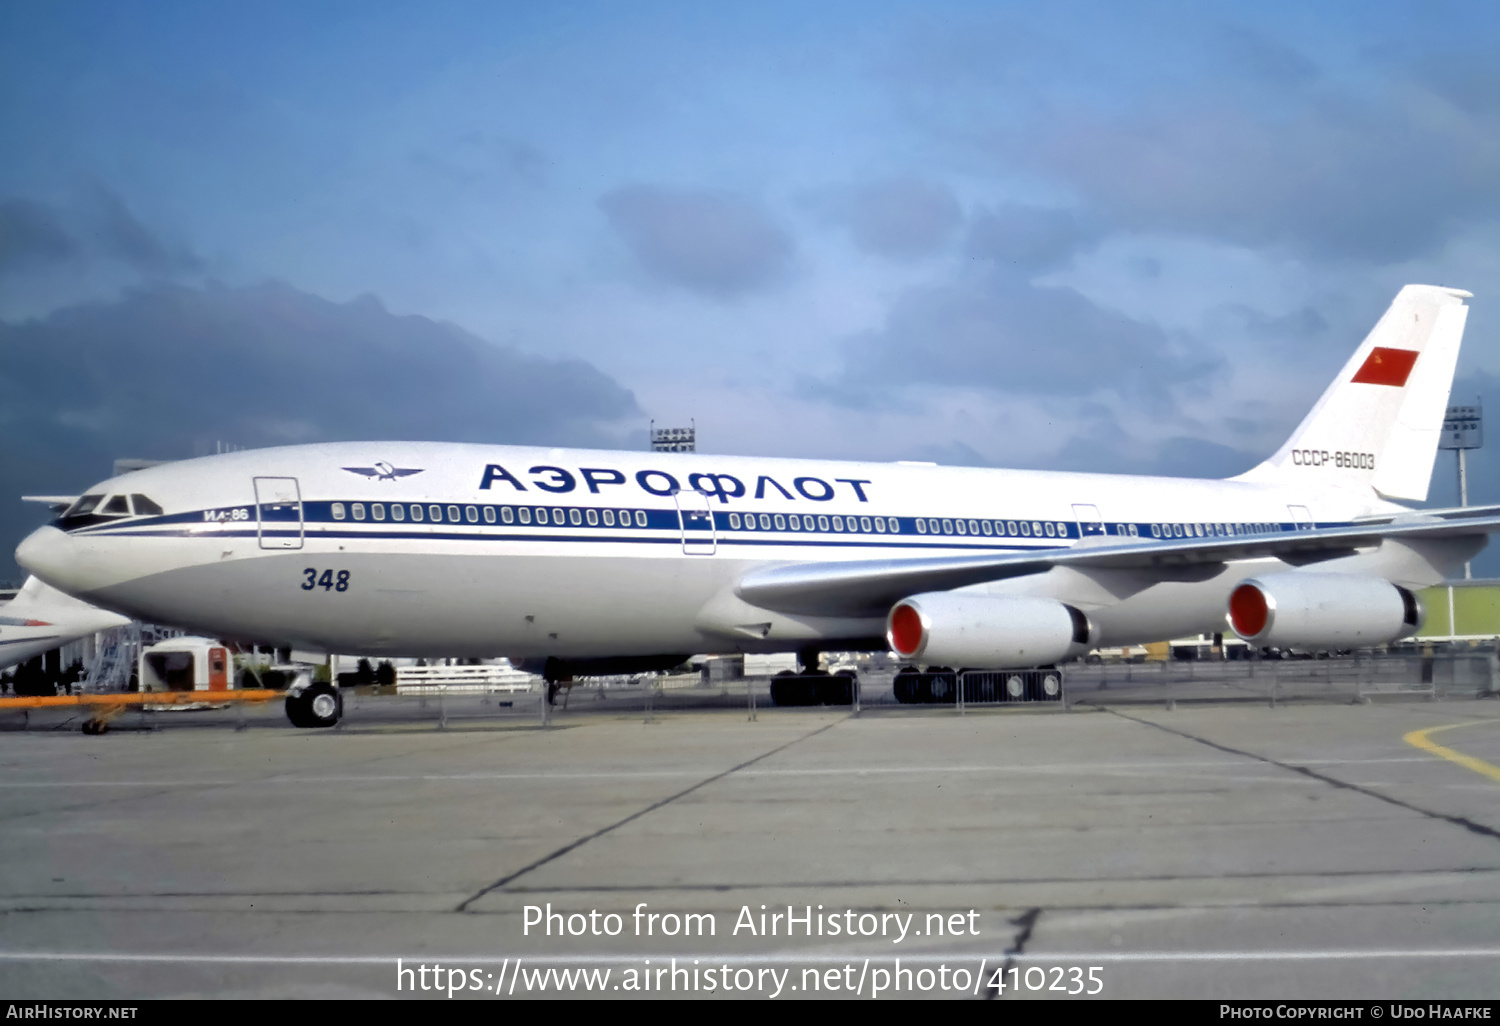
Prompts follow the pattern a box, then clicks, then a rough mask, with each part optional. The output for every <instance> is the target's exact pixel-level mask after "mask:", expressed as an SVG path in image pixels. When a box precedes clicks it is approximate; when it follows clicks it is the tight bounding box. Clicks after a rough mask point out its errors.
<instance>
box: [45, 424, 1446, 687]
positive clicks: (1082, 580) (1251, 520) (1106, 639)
mask: <svg viewBox="0 0 1500 1026" xmlns="http://www.w3.org/2000/svg"><path fill="white" fill-rule="evenodd" d="M1309 480H1310V484H1309V485H1308V486H1307V487H1306V488H1305V489H1301V490H1297V489H1293V488H1291V487H1290V486H1287V485H1269V484H1254V483H1249V482H1242V481H1210V480H1191V479H1175V478H1156V477H1127V476H1118V475H1106V474H1073V473H1052V472H1042V471H1015V470H988V469H972V468H959V467H936V466H926V465H908V464H890V463H847V462H827V461H811V460H785V459H760V458H753V457H737V456H713V455H705V454H675V453H674V454H666V453H633V452H621V451H604V450H579V449H540V448H526V447H514V446H487V445H458V444H441V443H416V442H391V443H330V444H320V445H306V446H293V447H287V448H278V449H262V450H250V451H244V452H237V453H231V454H225V455H220V456H210V457H205V458H202V459H196V460H189V461H185V462H181V463H174V464H167V465H163V466H158V467H153V468H150V469H146V470H141V471H137V472H134V473H131V474H128V475H125V476H123V477H120V478H116V479H113V480H111V481H106V482H104V483H102V484H100V485H98V486H97V487H95V488H93V489H90V493H91V494H95V495H100V496H103V497H104V498H103V499H102V500H101V504H100V505H101V508H102V506H103V505H104V504H105V503H106V502H107V500H108V498H109V497H112V496H115V495H126V494H131V495H143V496H146V497H148V498H149V499H150V500H151V502H152V503H154V504H155V505H156V506H159V507H161V508H162V510H163V511H164V512H163V514H162V515H150V514H147V515H133V516H121V517H118V518H116V519H109V518H105V517H102V516H97V515H96V516H92V517H73V518H69V519H71V520H72V521H73V522H71V523H70V522H69V519H64V520H61V521H59V522H58V525H60V526H53V527H47V528H42V529H41V530H39V531H38V532H36V533H35V534H34V535H32V536H31V537H30V538H28V539H27V540H26V541H25V542H23V544H22V546H21V547H20V549H18V550H17V558H18V560H19V561H20V562H21V563H22V564H23V565H25V566H26V567H27V568H28V569H29V570H31V571H32V572H33V573H36V574H37V575H38V576H40V577H41V578H43V579H44V580H46V581H48V582H49V583H51V584H53V585H55V586H56V587H59V588H61V589H63V590H65V591H68V592H69V593H71V594H74V595H77V596H79V597H80V598H84V599H86V600H88V601H90V602H94V603H97V604H99V605H102V606H105V607H107V608H110V609H115V610H119V611H120V612H123V613H126V614H128V615H131V616H134V617H138V618H141V619H145V620H149V621H154V622H160V623H168V624H175V625H180V626H183V627H187V628H190V629H192V630H194V631H197V632H203V633H209V634H213V635H215V636H219V637H225V638H232V639H241V640H246V641H258V642H262V643H274V644H293V645H296V646H298V647H306V648H313V649H318V650H323V651H336V652H343V653H358V654H367V655H412V656H418V655H451V656H497V655H504V656H510V657H513V658H532V659H535V658H544V657H548V656H556V657H559V658H575V659H576V658H596V657H610V656H627V655H652V654H662V653H683V654H689V653H696V652H733V651H753V652H762V651H775V650H795V649H798V648H803V647H806V646H809V645H822V646H823V647H827V648H837V647H840V643H841V642H843V643H847V644H849V645H850V646H851V647H852V646H853V645H855V644H875V643H879V642H878V639H879V638H880V637H881V635H882V634H883V631H884V622H883V620H882V619H879V618H856V619H851V618H839V617H826V618H820V617H816V616H805V615H798V616H793V615H782V614H779V613H775V612H772V611H768V610H764V609H759V608H756V607H754V606H750V605H748V604H747V603H745V602H744V601H742V600H741V599H739V598H738V597H737V596H736V595H735V591H734V588H735V584H736V582H737V581H738V580H739V579H740V578H741V577H742V576H743V575H744V574H745V573H747V572H748V571H750V570H753V569H756V568H758V567H762V566H766V565H770V564H785V563H800V562H808V561H820V562H826V561H834V560H851V559H858V560H869V559H897V558H902V557H910V556H920V555H956V554H983V553H1007V552H1015V551H1019V550H1028V549H1041V548H1052V547H1057V546H1070V545H1077V544H1080V542H1082V543H1083V544H1090V543H1092V542H1091V539H1093V538H1095V537H1101V538H1107V539H1109V540H1111V541H1115V540H1118V539H1121V538H1129V537H1132V536H1134V537H1147V538H1150V537H1157V536H1160V535H1161V534H1162V533H1163V532H1165V533H1167V534H1170V535H1173V536H1182V535H1183V534H1184V533H1187V534H1191V535H1194V536H1197V535H1204V534H1231V533H1236V534H1253V533H1264V532H1267V531H1271V530H1293V529H1296V528H1297V527H1298V526H1301V525H1304V524H1310V523H1316V524H1317V525H1320V526H1327V525H1333V524H1343V523H1348V522H1349V521H1351V520H1353V519H1354V518H1356V517H1360V516H1367V515H1371V514H1376V513H1381V512H1390V511H1397V510H1401V509H1402V507H1398V506H1395V505H1393V504H1390V503H1386V502H1382V501H1380V500H1379V499H1377V498H1375V497H1374V496H1373V494H1372V493H1371V492H1370V491H1369V490H1368V489H1367V488H1339V487H1337V486H1329V485H1318V484H1315V483H1313V482H1317V481H1318V480H1320V479H1319V478H1316V477H1310V478H1309ZM674 490H675V491H676V494H674ZM750 518H753V519H750ZM1464 555H1465V553H1456V552H1455V553H1449V552H1447V551H1446V550H1441V551H1440V550H1439V549H1438V548H1434V547H1427V548H1423V549H1421V550H1420V551H1419V550H1418V549H1416V548H1413V547H1411V546H1405V545H1399V544H1393V543H1391V542H1387V543H1385V544H1384V545H1382V546H1380V547H1379V548H1376V549H1372V550H1368V551H1366V552H1363V553H1361V554H1358V555H1354V556H1348V557H1345V558H1343V559H1340V560H1334V561H1332V562H1330V563H1329V564H1326V567H1327V568H1328V569H1338V570H1348V571H1351V572H1361V573H1371V574H1375V575H1378V576H1382V577H1386V578H1388V579H1391V580H1396V581H1399V582H1403V583H1406V584H1408V585H1410V586H1421V585H1424V584H1430V583H1433V582H1435V581H1437V580H1439V579H1441V577H1442V575H1443V573H1444V572H1445V571H1446V570H1448V569H1450V567H1451V565H1452V562H1453V560H1454V559H1457V560H1458V561H1460V562H1461V560H1462V558H1463V557H1464ZM1280 568H1283V566H1282V564H1281V563H1280V562H1278V561H1275V560H1262V561H1257V562H1242V563H1232V564H1229V565H1227V566H1224V565H1216V566H1214V567H1212V568H1210V569H1209V570H1206V571H1205V570H1203V569H1201V568H1192V569H1188V570H1184V571H1182V572H1181V573H1180V574H1177V575H1173V574H1172V573H1171V572H1156V571H1153V572H1152V573H1151V574H1149V575H1146V574H1142V573H1138V572H1125V571H1120V572H1104V571H1093V572H1088V573H1085V572H1081V571H1076V570H1066V569H1061V568H1059V569H1054V570H1051V571H1048V572H1046V573H1041V574H1034V575H1032V576H1028V577H1021V578H1016V579H1012V580H1008V581H1003V582H999V583H996V584H989V585H980V586H977V590H980V591H989V592H992V593H997V594H1012V595H1016V594H1019V595H1034V596H1046V597H1050V598H1058V599H1062V600H1064V601H1067V602H1070V603H1073V604H1075V605H1078V606H1079V607H1080V608H1083V609H1085V610H1087V611H1088V615H1089V617H1090V620H1091V621H1092V622H1093V624H1094V625H1095V627H1096V628H1097V629H1098V632H1099V638H1098V643H1099V644H1103V645H1111V644H1124V643H1129V642H1139V641H1151V640H1160V639H1164V638H1169V637H1178V636H1182V635H1184V634H1190V633H1198V632H1208V631H1222V630H1224V629H1225V628H1224V603H1225V600H1226V598H1227V596H1228V594H1229V592H1230V591H1231V590H1232V589H1233V587H1234V585H1235V584H1237V583H1239V582H1240V581H1241V580H1243V579H1244V578H1246V577H1249V576H1252V575H1254V574H1257V573H1265V572H1267V571H1270V570H1274V569H1280Z"/></svg>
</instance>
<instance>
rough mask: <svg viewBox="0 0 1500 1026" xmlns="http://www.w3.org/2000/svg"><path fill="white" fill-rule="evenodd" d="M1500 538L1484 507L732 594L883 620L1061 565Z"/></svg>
mask: <svg viewBox="0 0 1500 1026" xmlns="http://www.w3.org/2000/svg"><path fill="white" fill-rule="evenodd" d="M1496 530H1500V507H1497V506H1481V507H1469V508H1467V509H1455V510H1437V511H1433V512H1432V513H1428V512H1427V511H1414V512H1412V513H1401V514H1397V515H1394V516H1392V517H1388V518H1387V517H1382V518H1380V521H1372V522H1370V523H1359V524H1356V525H1354V526H1350V527H1329V528H1313V529H1307V530H1298V531H1281V532H1277V533H1275V534H1259V535H1242V536H1236V537H1217V536H1216V537H1213V538H1182V539H1176V538H1174V539H1171V540H1156V539H1150V538H1144V539H1140V538H1130V539H1125V538H1091V539H1085V540H1084V541H1083V542H1081V543H1079V544H1076V545H1073V546H1070V547H1066V548H1063V547H1059V548H1055V549H1036V550H1032V551H1029V552H1018V553H1011V554H1007V555H999V556H990V555H978V556H919V557H915V558H912V559H872V560H856V561H850V562H819V563H787V564H783V565H781V566H775V567H766V568H763V569H759V570H752V571H751V572H750V573H748V574H746V575H745V576H744V577H743V578H741V579H740V582H739V584H738V585H736V587H735V594H737V595H738V596H739V597H740V598H742V599H744V600H745V601H746V602H749V603H750V604H751V605H755V606H760V607H761V608H763V609H773V610H776V611H777V612H782V613H793V614H808V615H816V616H863V617H871V616H884V615H885V614H886V613H887V612H888V611H889V610H890V607H891V606H892V605H894V604H895V603H896V602H898V601H900V600H901V599H903V598H906V597H907V596H909V595H914V594H917V593H919V592H924V591H949V590H951V589H953V588H962V587H965V586H967V585H971V584H983V583H985V582H987V581H999V580H1004V579H1006V578H1010V577H1024V576H1026V575H1028V574H1038V573H1043V572H1045V571H1047V570H1050V569H1052V568H1053V567H1058V566H1073V567H1078V568H1080V569H1084V568H1091V567H1092V568H1103V569H1113V570H1154V571H1157V572H1159V573H1161V575H1162V578H1163V580H1173V579H1177V580H1183V579H1186V580H1197V579H1202V577H1203V576H1204V575H1205V574H1212V573H1216V572H1217V570H1218V568H1219V567H1220V566H1222V565H1223V564H1225V563H1228V562H1232V561H1234V560H1241V559H1257V558H1262V559H1263V558H1266V557H1270V556H1274V557H1277V558H1279V559H1282V560H1284V561H1285V562H1287V563H1291V564H1293V565H1294V566H1305V565H1307V564H1310V563H1318V562H1322V561H1323V560H1327V559H1334V558H1337V557H1339V556H1347V555H1352V554H1353V553H1354V552H1356V551H1357V550H1359V549H1362V548H1369V547H1371V546H1375V545H1379V544H1380V542H1381V541H1382V540H1383V539H1386V538H1454V537H1465V536H1473V535H1477V534H1488V533H1490V532H1492V531H1496Z"/></svg>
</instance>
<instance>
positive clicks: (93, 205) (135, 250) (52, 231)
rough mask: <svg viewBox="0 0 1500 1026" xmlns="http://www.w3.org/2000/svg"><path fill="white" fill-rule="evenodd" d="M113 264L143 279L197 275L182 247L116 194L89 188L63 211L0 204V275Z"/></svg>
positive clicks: (19, 202)
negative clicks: (52, 267)
mask: <svg viewBox="0 0 1500 1026" xmlns="http://www.w3.org/2000/svg"><path fill="white" fill-rule="evenodd" d="M69 261H71V262H74V263H77V264H80V265H81V264H89V263H93V264H103V263H115V264H121V265H124V266H125V267H128V268H130V269H131V270H132V271H134V272H136V273H137V274H140V275H144V276H149V277H158V278H159V277H174V276H177V275H181V274H191V273H193V272H197V271H201V270H203V266H204V265H203V261H202V260H201V259H199V257H198V256H197V255H195V254H194V253H193V252H192V251H191V250H190V249H188V248H187V247H186V246H181V245H175V244H172V243H169V242H167V241H166V240H164V239H163V238H162V237H161V236H160V235H159V234H157V233H156V232H154V231H152V230H151V229H150V228H148V227H147V226H146V225H145V224H144V223H143V222H142V221H141V220H140V219H139V218H138V217H136V216H135V214H134V213H132V212H131V210H130V207H129V206H128V205H127V204H126V203H125V201H124V200H123V199H121V198H120V196H119V195H118V194H116V193H115V192H113V191H111V190H110V189H108V188H106V187H104V186H102V185H95V186H93V187H92V188H90V189H89V190H88V193H87V195H86V196H85V197H84V198H83V199H82V200H81V201H80V202H78V203H76V204H71V205H69V206H67V207H66V208H59V207H55V206H50V205H48V204H44V203H38V202H35V201H33V200H28V199H25V198H22V197H14V196H13V197H9V198H7V199H4V200H0V274H4V273H6V272H7V271H22V270H31V269H36V268H38V267H41V266H44V265H49V264H54V265H55V264H61V263H65V262H69Z"/></svg>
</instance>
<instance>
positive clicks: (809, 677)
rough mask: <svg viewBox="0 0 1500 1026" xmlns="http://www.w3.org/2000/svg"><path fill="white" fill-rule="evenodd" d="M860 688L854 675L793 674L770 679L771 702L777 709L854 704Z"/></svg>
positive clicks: (848, 673) (779, 675)
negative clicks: (856, 692) (855, 690)
mask: <svg viewBox="0 0 1500 1026" xmlns="http://www.w3.org/2000/svg"><path fill="white" fill-rule="evenodd" d="M858 686H859V684H858V681H857V680H856V678H855V675H854V674H853V673H850V672H848V671H844V672H841V673H836V674H831V675H830V674H827V673H793V672H791V671H790V670H784V671H782V672H781V673H778V674H777V675H776V676H775V677H772V678H771V701H772V703H773V704H775V705H778V706H809V705H853V704H854V689H855V688H857V687H858Z"/></svg>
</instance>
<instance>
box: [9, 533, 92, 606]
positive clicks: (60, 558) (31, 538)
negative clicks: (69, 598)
mask: <svg viewBox="0 0 1500 1026" xmlns="http://www.w3.org/2000/svg"><path fill="white" fill-rule="evenodd" d="M77 548H78V546H77V545H76V544H75V542H74V541H73V539H72V538H69V537H68V536H67V535H66V534H64V533H63V532H62V531H59V530H58V529H57V528H55V527H39V528H37V529H36V530H35V531H32V532H31V533H30V534H29V535H27V536H26V537H25V539H23V540H22V542H21V544H20V545H18V546H16V562H17V563H19V564H21V566H22V567H23V568H24V569H25V570H26V571H27V572H28V573H32V574H35V575H36V576H38V577H40V578H41V579H42V580H44V581H46V582H47V583H48V584H50V585H52V586H53V587H54V588H57V589H59V590H61V591H66V592H73V593H77V592H78V591H80V590H83V589H84V588H85V587H86V585H87V582H86V581H84V580H83V579H82V576H83V575H82V573H81V571H82V570H83V567H81V566H80V565H79V560H78V553H77Z"/></svg>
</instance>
